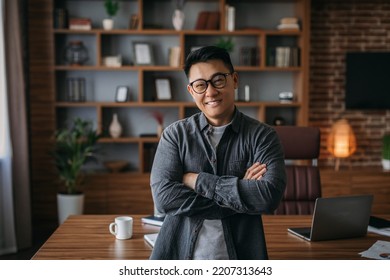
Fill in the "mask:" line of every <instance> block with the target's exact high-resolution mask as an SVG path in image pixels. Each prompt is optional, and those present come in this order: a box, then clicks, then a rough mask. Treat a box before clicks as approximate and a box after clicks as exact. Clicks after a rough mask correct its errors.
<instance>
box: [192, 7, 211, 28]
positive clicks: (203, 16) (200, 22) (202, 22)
mask: <svg viewBox="0 0 390 280" xmlns="http://www.w3.org/2000/svg"><path fill="white" fill-rule="evenodd" d="M209 14H210V12H208V11H202V12H200V13H199V14H198V19H197V21H196V25H195V29H196V30H204V29H206V25H207V20H208V18H209Z"/></svg>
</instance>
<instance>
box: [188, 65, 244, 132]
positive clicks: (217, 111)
mask: <svg viewBox="0 0 390 280" xmlns="http://www.w3.org/2000/svg"><path fill="white" fill-rule="evenodd" d="M227 73H228V74H229V75H223V74H227ZM218 74H219V75H218ZM188 77H189V83H192V82H194V81H196V80H199V79H203V80H206V81H207V80H210V79H212V80H213V81H214V83H215V85H216V86H217V87H219V86H218V85H219V83H221V80H222V82H223V79H224V78H225V79H226V85H225V86H224V87H222V88H216V87H214V86H213V85H212V84H211V83H210V82H208V84H207V89H206V91H205V92H204V93H201V94H199V93H196V92H195V91H194V89H193V88H192V87H191V86H190V85H188V86H187V90H188V91H189V93H190V94H191V95H192V97H193V98H194V100H195V103H196V105H197V106H198V108H199V109H200V110H201V111H202V112H203V113H204V114H205V116H206V117H207V119H208V121H209V123H210V124H211V125H213V126H221V125H225V124H228V123H229V122H230V121H231V120H232V117H233V112H234V90H235V89H236V88H237V86H238V75H237V73H236V72H235V73H232V74H230V72H229V69H228V68H227V67H226V66H225V65H224V64H223V62H222V61H220V60H209V61H207V62H199V63H196V64H194V65H192V66H191V69H190V71H189V75H188ZM218 77H221V78H222V79H218ZM194 87H195V84H194Z"/></svg>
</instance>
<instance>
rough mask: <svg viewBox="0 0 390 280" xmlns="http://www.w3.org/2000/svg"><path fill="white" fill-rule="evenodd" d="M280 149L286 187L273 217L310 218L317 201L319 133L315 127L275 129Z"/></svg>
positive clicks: (319, 193)
mask: <svg viewBox="0 0 390 280" xmlns="http://www.w3.org/2000/svg"><path fill="white" fill-rule="evenodd" d="M275 130H276V132H277V134H278V136H279V138H280V141H281V143H282V146H283V150H284V155H285V160H286V172H287V185H286V191H285V193H284V195H283V199H282V201H281V203H280V205H279V207H278V209H277V210H276V211H275V212H274V214H285V215H295V214H300V215H304V214H312V213H313V211H314V204H315V200H316V198H318V197H321V180H320V172H319V169H318V166H317V164H318V157H319V153H320V130H319V128H317V127H298V126H276V127H275Z"/></svg>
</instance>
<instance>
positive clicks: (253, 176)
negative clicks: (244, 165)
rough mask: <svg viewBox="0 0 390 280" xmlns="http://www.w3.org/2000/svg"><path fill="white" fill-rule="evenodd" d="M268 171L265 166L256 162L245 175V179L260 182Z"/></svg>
mask: <svg viewBox="0 0 390 280" xmlns="http://www.w3.org/2000/svg"><path fill="white" fill-rule="evenodd" d="M266 171H267V168H266V165H265V164H260V162H255V163H254V164H253V165H252V166H251V167H249V168H248V170H247V171H246V173H245V176H244V179H247V180H260V179H261V178H263V175H264V173H265V172H266Z"/></svg>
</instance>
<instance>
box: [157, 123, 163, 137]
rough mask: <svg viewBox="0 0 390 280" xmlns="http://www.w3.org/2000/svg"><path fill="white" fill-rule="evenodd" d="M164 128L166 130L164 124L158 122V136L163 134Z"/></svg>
mask: <svg viewBox="0 0 390 280" xmlns="http://www.w3.org/2000/svg"><path fill="white" fill-rule="evenodd" d="M163 130H164V127H163V125H162V124H158V125H157V137H161V134H162V132H163Z"/></svg>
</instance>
